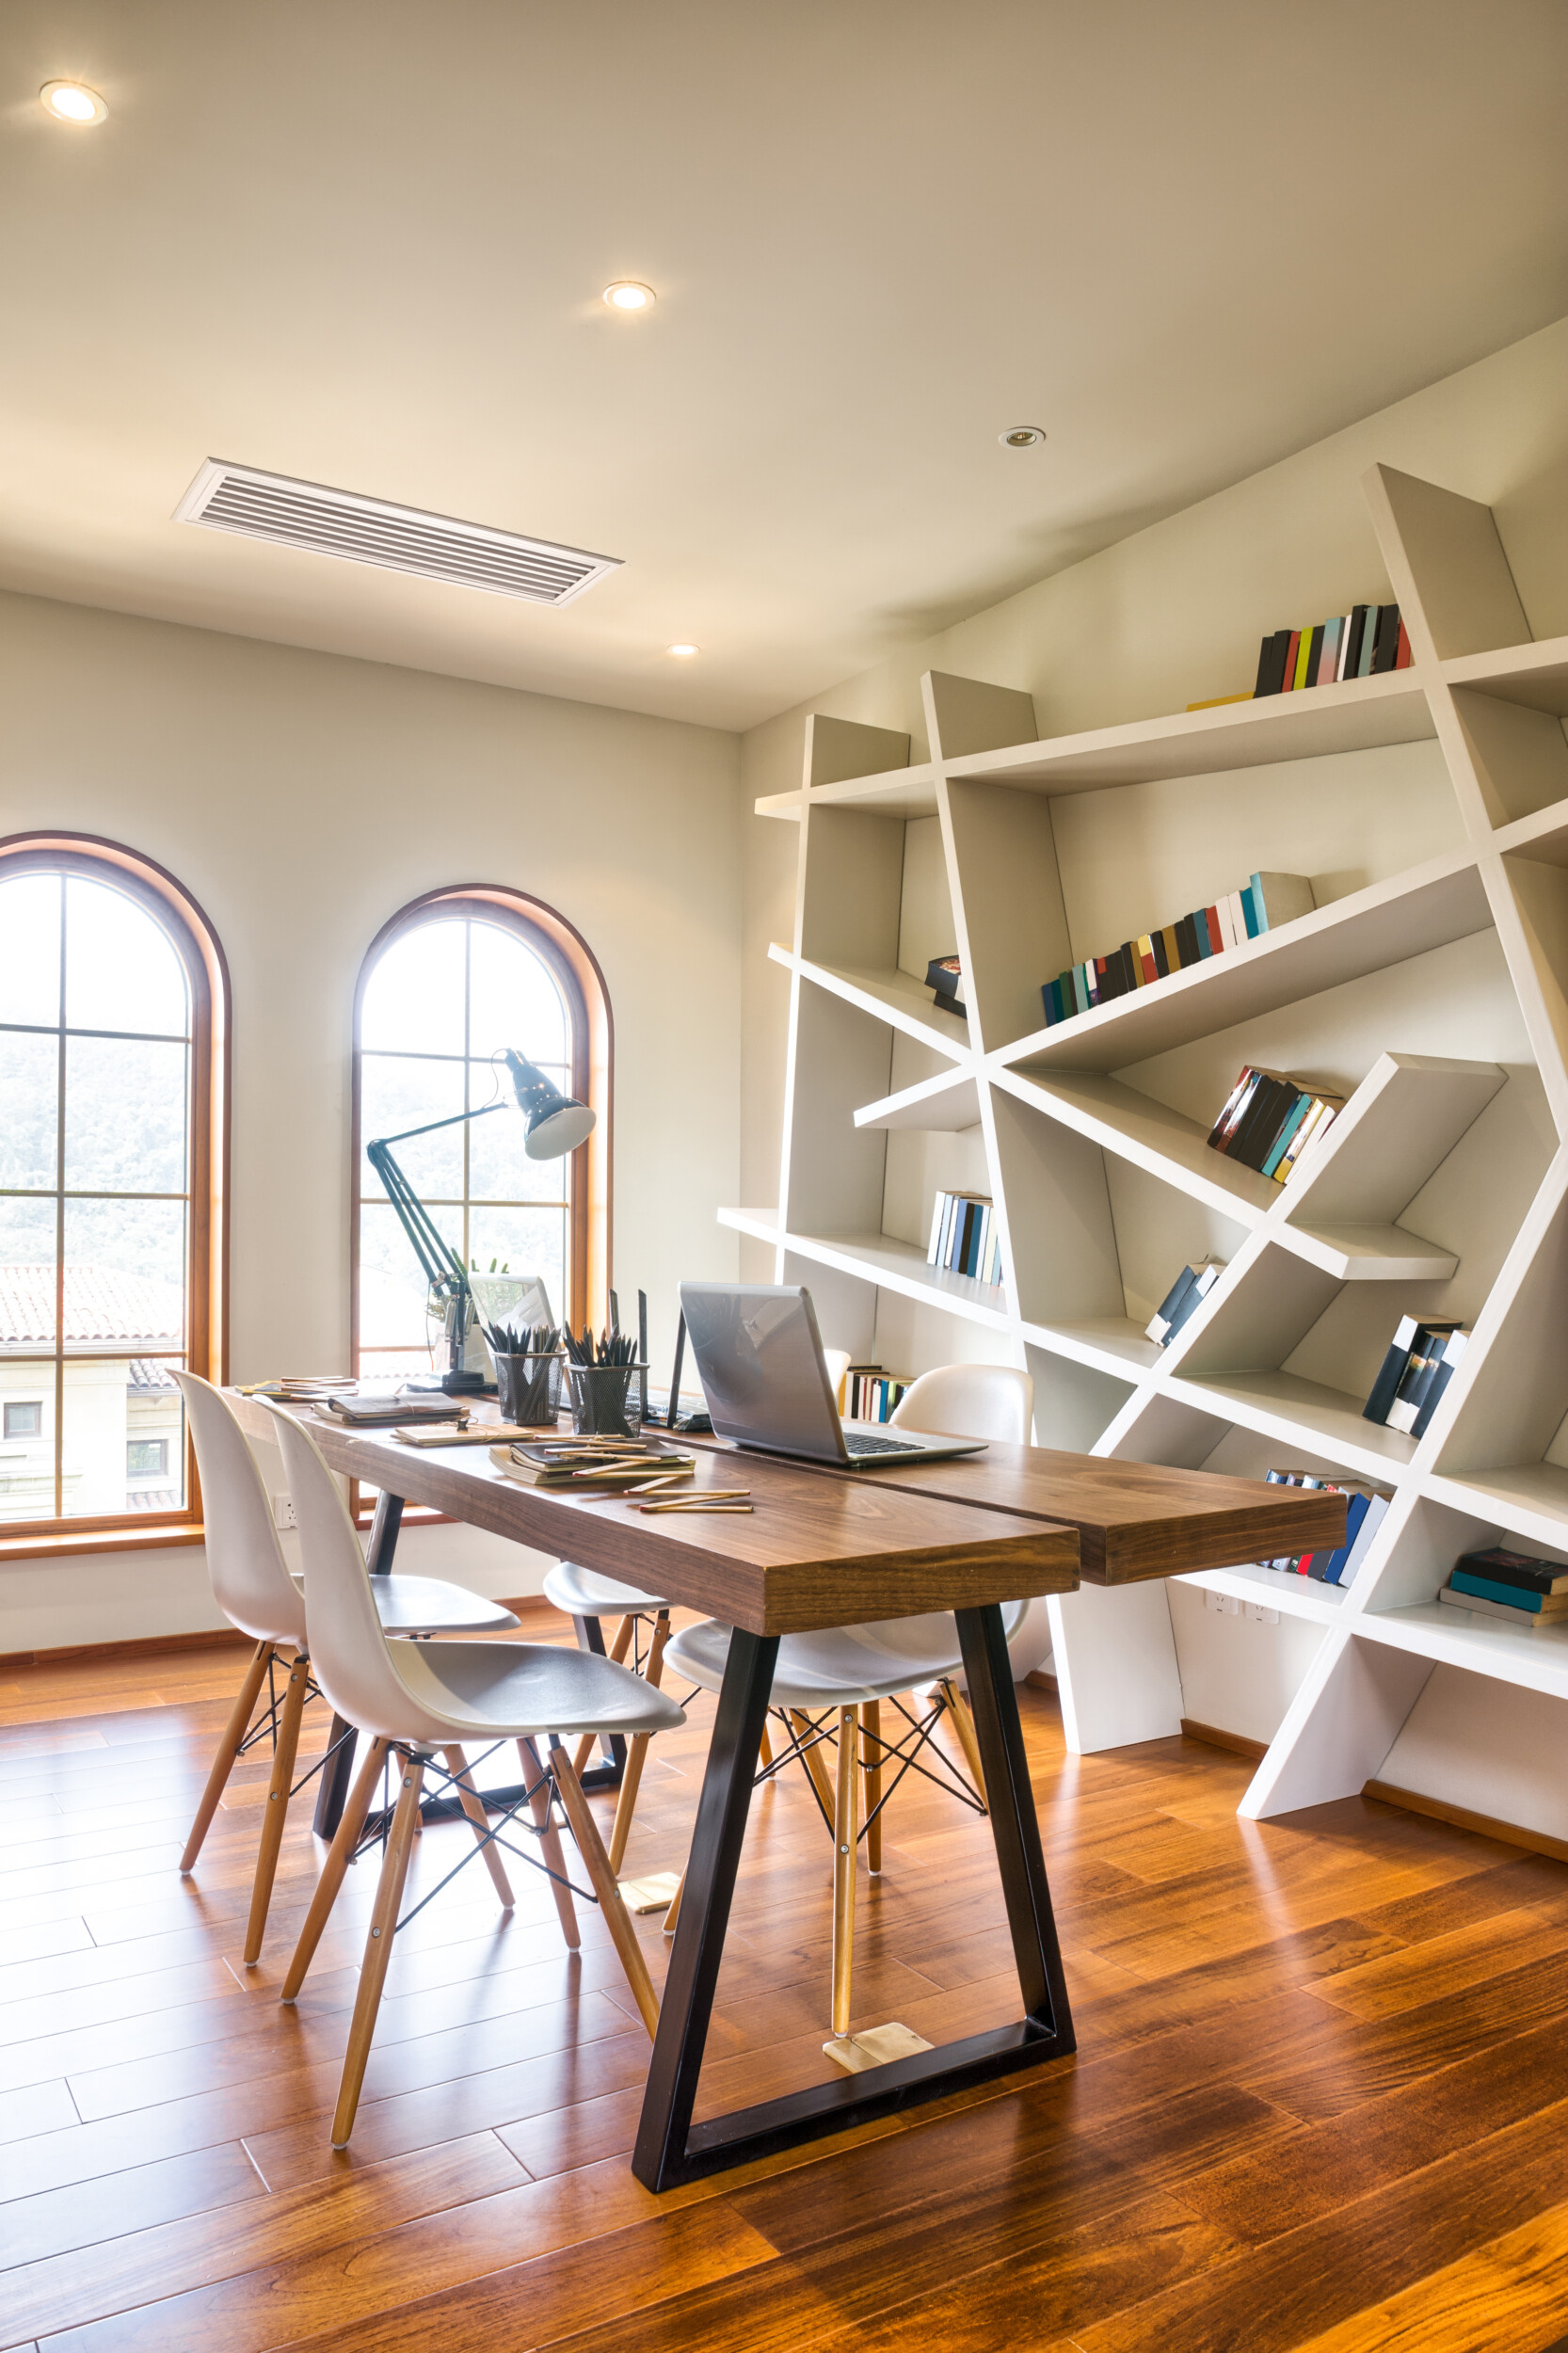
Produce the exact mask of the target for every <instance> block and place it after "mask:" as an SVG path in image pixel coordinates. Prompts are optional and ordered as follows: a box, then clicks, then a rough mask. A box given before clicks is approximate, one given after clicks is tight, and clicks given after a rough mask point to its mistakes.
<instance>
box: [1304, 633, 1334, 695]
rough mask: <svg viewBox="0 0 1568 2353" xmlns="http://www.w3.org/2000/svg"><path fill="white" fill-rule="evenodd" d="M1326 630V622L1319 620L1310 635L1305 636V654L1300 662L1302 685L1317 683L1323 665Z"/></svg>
mask: <svg viewBox="0 0 1568 2353" xmlns="http://www.w3.org/2000/svg"><path fill="white" fill-rule="evenodd" d="M1327 632H1328V623H1327V622H1326V621H1320V622H1319V623H1318V625H1317V627H1316V628H1315V629H1314V630H1313V632H1312V633H1311V635H1310V636H1308V637H1307V638H1306V655H1305V659H1304V662H1303V664H1302V675H1301V679H1300V680H1299V683H1300V684H1301V685H1303V686H1316V685H1317V684H1318V683H1319V679H1318V673H1319V671H1320V669H1321V668H1322V666H1323V639H1324V637H1325V636H1326V635H1327ZM1302 633H1303V635H1304V636H1305V635H1306V632H1302Z"/></svg>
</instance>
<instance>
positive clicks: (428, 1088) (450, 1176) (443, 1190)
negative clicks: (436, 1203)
mask: <svg viewBox="0 0 1568 2353" xmlns="http://www.w3.org/2000/svg"><path fill="white" fill-rule="evenodd" d="M462 1108H463V1065H462V1064H461V1063H460V1062H420V1061H416V1060H415V1059H413V1058H412V1057H409V1056H405V1055H402V1054H366V1055H365V1056H364V1058H363V1060H362V1061H361V1063H360V1134H361V1136H362V1137H363V1138H364V1140H365V1142H366V1143H367V1144H368V1143H370V1142H371V1140H372V1139H373V1138H374V1137H376V1136H396V1135H400V1134H401V1133H402V1132H403V1130H404V1129H405V1128H422V1127H424V1124H425V1122H426V1121H427V1120H431V1119H451V1118H454V1117H455V1116H456V1114H457V1113H458V1112H461V1110H462ZM392 1154H393V1157H394V1159H395V1160H396V1161H397V1165H398V1167H399V1168H400V1169H401V1170H402V1171H403V1174H404V1176H405V1177H407V1178H408V1182H409V1184H410V1185H412V1187H413V1189H414V1191H415V1193H418V1194H419V1196H420V1198H421V1200H422V1201H423V1200H427V1199H432V1198H434V1199H436V1200H458V1201H460V1200H461V1199H462V1194H463V1131H462V1129H461V1128H444V1129H443V1130H442V1132H441V1133H440V1135H437V1136H415V1137H414V1138H413V1139H412V1140H411V1141H410V1142H409V1143H408V1144H393V1145H392ZM360 1191H361V1192H362V1193H364V1194H365V1196H366V1197H367V1199H368V1198H369V1197H371V1196H372V1195H379V1196H380V1197H381V1198H382V1199H384V1198H385V1194H384V1193H383V1191H382V1185H381V1179H380V1177H377V1175H376V1171H375V1169H374V1168H373V1167H372V1166H371V1164H370V1162H369V1160H363V1161H362V1164H361V1167H360Z"/></svg>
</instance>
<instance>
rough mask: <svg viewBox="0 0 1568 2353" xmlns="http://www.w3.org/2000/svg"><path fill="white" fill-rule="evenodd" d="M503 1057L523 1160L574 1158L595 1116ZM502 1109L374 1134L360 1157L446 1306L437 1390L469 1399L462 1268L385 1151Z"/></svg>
mask: <svg viewBox="0 0 1568 2353" xmlns="http://www.w3.org/2000/svg"><path fill="white" fill-rule="evenodd" d="M502 1059H503V1061H504V1063H505V1064H506V1068H507V1072H508V1074H509V1076H510V1078H511V1081H512V1093H513V1095H514V1096H515V1098H516V1101H517V1108H518V1110H519V1111H520V1112H521V1113H522V1115H523V1117H524V1119H525V1120H526V1121H527V1122H528V1131H527V1134H526V1136H525V1138H524V1140H523V1146H522V1148H523V1150H524V1151H525V1152H526V1153H527V1155H528V1158H529V1159H530V1160H564V1159H565V1157H566V1155H567V1154H568V1152H575V1151H576V1149H577V1147H578V1145H579V1144H584V1143H585V1142H586V1141H587V1139H588V1137H589V1136H590V1135H591V1134H592V1132H593V1127H594V1116H595V1115H594V1113H593V1112H592V1111H590V1109H589V1108H588V1106H587V1104H586V1103H580V1102H578V1101H577V1099H576V1097H575V1096H570V1095H563V1094H562V1093H561V1090H560V1088H559V1087H556V1086H552V1084H551V1082H550V1080H548V1079H547V1078H546V1077H545V1075H544V1072H543V1071H542V1070H540V1069H538V1068H537V1067H536V1065H535V1064H533V1063H531V1062H525V1061H524V1060H523V1058H522V1056H521V1055H520V1053H517V1052H516V1051H515V1050H514V1049H513V1048H511V1047H510V1046H508V1047H506V1048H504V1049H503V1054H502ZM508 1109H510V1106H509V1105H508V1104H507V1103H506V1102H505V1100H504V1099H502V1100H499V1101H497V1102H494V1103H483V1104H481V1105H480V1107H479V1109H478V1110H477V1111H473V1112H454V1113H453V1115H452V1117H451V1118H450V1119H432V1120H430V1121H428V1122H427V1123H426V1125H425V1126H424V1127H423V1128H404V1130H403V1132H402V1134H401V1135H396V1136H378V1137H377V1138H376V1142H375V1143H374V1144H366V1146H365V1158H366V1160H369V1162H370V1164H371V1166H372V1168H374V1169H375V1171H376V1175H377V1177H380V1179H381V1182H382V1184H383V1185H384V1186H385V1187H386V1189H387V1198H388V1200H389V1201H390V1202H391V1203H392V1208H393V1209H395V1210H396V1211H397V1214H398V1218H399V1220H400V1221H401V1223H402V1226H403V1230H404V1232H405V1233H406V1234H407V1235H408V1240H409V1241H411V1242H412V1244H413V1246H414V1256H415V1257H417V1258H418V1260H419V1262H420V1265H421V1266H422V1267H423V1268H424V1275H425V1280H426V1281H427V1282H428V1284H429V1286H430V1289H431V1291H432V1292H433V1293H434V1295H435V1296H436V1297H437V1298H438V1299H440V1300H443V1301H444V1302H445V1303H446V1313H447V1320H448V1325H449V1329H450V1334H451V1348H452V1361H451V1364H450V1366H449V1367H448V1369H447V1370H446V1371H445V1372H444V1373H443V1374H442V1375H441V1387H442V1388H443V1389H444V1390H445V1391H446V1393H447V1395H448V1396H449V1397H465V1396H472V1395H474V1394H475V1393H477V1392H478V1391H480V1390H482V1389H483V1388H484V1386H485V1383H484V1381H483V1379H482V1377H481V1376H480V1375H479V1374H478V1373H477V1372H465V1371H464V1369H463V1352H464V1349H465V1347H466V1345H467V1341H468V1329H469V1317H470V1314H471V1312H472V1305H473V1300H472V1292H471V1290H470V1289H469V1279H468V1270H467V1268H466V1267H465V1266H464V1264H463V1261H462V1259H461V1257H459V1255H458V1253H457V1252H456V1250H454V1249H453V1248H452V1247H451V1245H450V1244H449V1243H447V1242H445V1241H442V1240H441V1237H440V1232H439V1231H438V1229H437V1226H436V1223H435V1220H434V1219H433V1218H432V1217H431V1215H430V1212H429V1210H428V1209H426V1208H425V1206H424V1202H423V1201H422V1200H421V1199H420V1197H419V1195H418V1193H415V1191H414V1189H413V1187H412V1185H410V1184H409V1182H408V1177H406V1176H405V1175H404V1174H403V1171H402V1169H401V1168H399V1166H398V1164H397V1162H396V1160H394V1159H393V1158H392V1145H393V1144H407V1143H408V1142H409V1141H410V1140H411V1138H413V1137H414V1136H428V1135H434V1133H435V1132H436V1130H437V1128H461V1127H464V1126H466V1124H467V1123H468V1121H469V1120H471V1119H483V1118H484V1117H485V1116H486V1114H487V1113H488V1112H502V1111H506V1110H508Z"/></svg>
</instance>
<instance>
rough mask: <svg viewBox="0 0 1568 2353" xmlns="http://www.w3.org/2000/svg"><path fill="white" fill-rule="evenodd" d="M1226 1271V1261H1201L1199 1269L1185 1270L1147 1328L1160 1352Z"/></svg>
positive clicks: (1202, 1259) (1216, 1259)
mask: <svg viewBox="0 0 1568 2353" xmlns="http://www.w3.org/2000/svg"><path fill="white" fill-rule="evenodd" d="M1224 1271H1225V1262H1224V1259H1223V1258H1200V1259H1199V1261H1198V1263H1197V1265H1196V1266H1184V1267H1183V1268H1182V1270H1181V1273H1179V1274H1178V1275H1177V1276H1176V1281H1175V1282H1174V1283H1173V1284H1172V1285H1171V1288H1170V1289H1169V1290H1168V1291H1167V1292H1166V1293H1165V1296H1164V1298H1163V1299H1162V1300H1161V1301H1160V1306H1159V1309H1158V1311H1157V1312H1156V1313H1155V1314H1154V1315H1153V1316H1152V1317H1151V1318H1150V1320H1149V1321H1148V1323H1147V1324H1146V1325H1145V1327H1144V1332H1145V1337H1147V1338H1149V1339H1151V1340H1154V1341H1155V1342H1156V1343H1157V1344H1158V1345H1159V1346H1160V1348H1169V1346H1170V1344H1171V1342H1172V1341H1173V1340H1174V1339H1175V1337H1176V1334H1177V1333H1178V1332H1179V1331H1180V1329H1181V1327H1182V1325H1183V1324H1184V1323H1185V1322H1186V1321H1187V1319H1188V1317H1189V1316H1190V1315H1192V1314H1193V1313H1194V1312H1195V1311H1196V1310H1197V1309H1198V1308H1199V1307H1201V1306H1202V1305H1203V1303H1204V1301H1205V1300H1206V1299H1207V1298H1208V1294H1209V1292H1210V1291H1211V1290H1212V1289H1213V1288H1214V1286H1215V1284H1216V1283H1217V1282H1218V1281H1219V1279H1220V1277H1221V1275H1222V1274H1223V1273H1224Z"/></svg>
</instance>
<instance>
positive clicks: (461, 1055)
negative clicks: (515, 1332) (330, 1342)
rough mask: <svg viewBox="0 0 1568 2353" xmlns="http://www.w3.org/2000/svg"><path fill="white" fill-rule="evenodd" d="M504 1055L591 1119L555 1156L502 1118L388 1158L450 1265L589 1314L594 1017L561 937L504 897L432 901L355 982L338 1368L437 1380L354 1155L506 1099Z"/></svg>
mask: <svg viewBox="0 0 1568 2353" xmlns="http://www.w3.org/2000/svg"><path fill="white" fill-rule="evenodd" d="M508 1046H510V1047H515V1048H517V1049H518V1050H519V1052H520V1053H521V1054H522V1055H523V1056H524V1057H525V1058H526V1059H527V1060H528V1061H530V1062H534V1063H537V1064H538V1065H539V1066H540V1068H541V1069H542V1070H544V1071H545V1072H546V1074H547V1075H548V1076H549V1077H550V1078H552V1080H554V1081H555V1083H556V1084H557V1085H558V1086H559V1087H560V1088H561V1089H562V1091H563V1092H564V1093H567V1094H570V1095H576V1096H580V1097H581V1098H582V1099H583V1100H584V1102H588V1103H591V1104H592V1105H593V1107H594V1109H595V1111H596V1112H598V1114H599V1120H598V1125H597V1127H596V1128H595V1130H594V1133H593V1135H592V1136H591V1137H590V1138H589V1140H588V1142H587V1143H586V1144H584V1145H583V1146H582V1147H581V1148H580V1149H579V1150H578V1151H576V1152H574V1153H572V1154H571V1155H570V1157H569V1158H568V1159H567V1160H529V1159H528V1158H527V1157H526V1156H525V1154H524V1152H523V1149H522V1139H523V1129H522V1124H521V1121H520V1119H519V1118H518V1117H517V1116H515V1115H513V1116H508V1115H507V1114H506V1113H505V1112H502V1113H500V1114H499V1115H498V1116H497V1117H495V1118H494V1119H484V1120H476V1121H471V1122H469V1123H467V1124H465V1125H462V1126H458V1127H451V1128H442V1129H441V1130H440V1131H439V1132H438V1133H437V1134H435V1135H430V1136H421V1137H416V1138H414V1139H412V1140H411V1141H410V1142H408V1144H397V1145H396V1146H395V1147H394V1148H395V1151H396V1156H397V1160H398V1162H399V1165H400V1166H401V1167H402V1169H403V1171H404V1173H405V1175H406V1176H407V1177H408V1181H409V1183H410V1184H411V1185H412V1187H413V1189H414V1191H415V1193H418V1195H419V1196H420V1199H421V1200H422V1201H423V1202H424V1206H425V1208H426V1209H428V1210H429V1212H430V1214H431V1216H432V1218H433V1219H434V1221H435V1223H436V1225H437V1226H438V1227H439V1228H440V1233H441V1235H442V1237H443V1239H444V1240H445V1241H448V1242H449V1243H450V1244H451V1246H452V1247H453V1249H454V1250H456V1251H459V1252H460V1253H461V1254H462V1257H463V1261H464V1263H465V1265H469V1266H472V1267H477V1268H478V1270H479V1271H480V1272H481V1273H489V1272H490V1271H491V1269H492V1267H493V1268H494V1270H495V1271H496V1272H497V1273H499V1272H501V1271H502V1270H503V1269H506V1270H509V1271H510V1272H511V1273H513V1274H536V1275H538V1276H540V1277H541V1278H542V1279H543V1281H544V1284H545V1287H546V1289H548V1291H549V1293H550V1300H551V1305H552V1310H553V1312H554V1314H555V1316H556V1317H557V1319H560V1318H562V1317H569V1318H570V1319H571V1320H572V1321H574V1322H575V1323H577V1324H579V1325H580V1324H581V1323H582V1321H583V1320H584V1317H589V1318H594V1319H599V1318H601V1317H602V1315H603V1312H604V1297H605V1293H606V1290H607V1288H608V1283H609V1164H610V1163H609V1151H610V1011H609V1002H608V1000H607V998H606V996H605V993H604V984H603V981H602V978H601V976H600V970H599V967H598V965H597V964H596V963H595V961H594V959H593V956H592V955H591V954H590V952H589V951H588V949H587V947H586V946H585V945H584V941H583V940H582V939H581V938H580V937H579V936H578V935H577V933H576V932H574V931H573V930H572V928H571V926H570V925H569V924H568V923H566V922H565V921H563V920H562V919H561V917H560V916H558V915H556V914H554V913H553V912H552V909H550V908H549V907H546V906H543V905H541V904H539V902H538V901H536V900H533V899H528V898H525V897H524V896H523V895H522V893H521V892H519V891H509V890H502V889H490V888H483V887H477V886H476V887H473V888H466V889H458V890H443V891H437V892H434V893H432V894H431V896H430V897H428V898H425V899H421V900H417V901H416V902H415V903H414V904H413V905H412V906H408V907H405V908H404V909H403V910H402V912H401V913H400V914H398V915H395V916H394V917H393V918H392V921H391V922H390V923H388V924H387V925H386V926H385V927H384V928H383V930H382V931H381V932H380V933H379V934H378V936H376V939H375V941H374V942H373V943H372V946H371V950H370V952H369V954H368V955H367V956H366V958H365V962H364V967H363V969H362V970H361V972H360V986H359V992H358V997H357V1000H356V1006H355V1054H354V1169H355V1177H354V1235H353V1259H352V1264H353V1291H354V1298H353V1332H352V1339H353V1348H354V1368H353V1369H354V1370H355V1371H356V1372H358V1373H360V1374H361V1375H365V1376H374V1375H376V1374H391V1373H408V1372H414V1371H422V1372H423V1371H427V1370H431V1369H444V1366H445V1358H444V1356H443V1355H442V1353H440V1326H439V1324H438V1323H437V1322H436V1321H435V1320H434V1319H432V1318H430V1317H429V1316H427V1314H426V1311H425V1303H426V1286H425V1281H424V1275H423V1273H421V1271H420V1267H419V1263H418V1260H417V1259H416V1257H415V1256H414V1253H413V1250H412V1249H411V1247H410V1246H409V1242H408V1237H407V1236H406V1234H405V1233H404V1231H403V1228H402V1226H401V1225H399V1224H398V1221H397V1217H396V1214H395V1212H394V1211H393V1209H392V1206H391V1204H390V1202H389V1201H388V1199H387V1196H386V1193H385V1190H384V1188H383V1187H382V1185H381V1181H380V1179H379V1177H377V1176H376V1172H375V1170H374V1169H373V1168H372V1167H371V1165H370V1163H369V1162H368V1160H366V1158H365V1150H364V1147H365V1145H366V1144H367V1143H369V1142H370V1141H371V1140H372V1139H373V1138H376V1137H386V1136H397V1135H399V1134H401V1133H402V1132H403V1131H404V1130H406V1129H408V1128H421V1127H424V1126H425V1125H426V1124H427V1123H428V1122H430V1121H434V1120H441V1119H450V1118H452V1117H453V1116H454V1115H455V1114H456V1113H458V1112H465V1111H476V1110H478V1109H479V1108H480V1106H481V1105H483V1104H486V1103H488V1102H491V1101H494V1100H496V1099H498V1098H499V1099H502V1100H509V1099H510V1097H509V1095H508V1094H507V1092H506V1090H505V1086H504V1078H505V1073H504V1066H503V1065H502V1064H500V1063H499V1061H498V1060H497V1059H496V1057H498V1056H499V1054H500V1052H501V1050H502V1048H504V1047H508Z"/></svg>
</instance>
